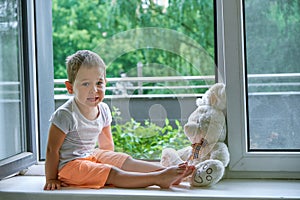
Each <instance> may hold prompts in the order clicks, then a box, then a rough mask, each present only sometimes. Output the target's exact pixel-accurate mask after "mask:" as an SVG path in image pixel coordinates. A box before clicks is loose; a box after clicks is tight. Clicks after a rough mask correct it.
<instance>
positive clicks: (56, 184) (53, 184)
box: [44, 179, 68, 190]
mask: <svg viewBox="0 0 300 200" xmlns="http://www.w3.org/2000/svg"><path fill="white" fill-rule="evenodd" d="M61 186H64V187H66V186H68V185H67V184H65V183H63V182H61V181H60V180H57V179H50V180H47V181H46V183H45V186H44V190H56V189H57V190H60V187H61Z"/></svg>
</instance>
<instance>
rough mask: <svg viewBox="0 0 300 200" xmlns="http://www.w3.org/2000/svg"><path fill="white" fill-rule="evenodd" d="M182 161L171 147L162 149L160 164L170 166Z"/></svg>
mask: <svg viewBox="0 0 300 200" xmlns="http://www.w3.org/2000/svg"><path fill="white" fill-rule="evenodd" d="M183 162H184V161H183V160H182V159H181V158H180V156H179V155H178V153H177V151H176V150H175V149H172V148H166V149H163V151H162V155H161V159H160V163H161V165H162V166H165V167H170V166H174V165H179V164H181V163H183Z"/></svg>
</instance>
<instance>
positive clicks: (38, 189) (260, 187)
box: [0, 174, 300, 200]
mask: <svg viewBox="0 0 300 200" xmlns="http://www.w3.org/2000/svg"><path fill="white" fill-rule="evenodd" d="M44 182H45V177H44V176H42V175H36V174H35V175H25V176H15V177H12V178H8V179H5V180H2V181H0V199H5V200H9V199H18V200H21V199H38V200H46V199H49V200H50V199H51V200H60V199H61V200H66V199H72V200H73V199H74V200H77V199H78V200H79V199H80V200H81V199H85V200H89V199H96V198H97V199H101V200H106V199H109V200H112V199H118V200H119V199H121V200H127V199H128V200H132V199H133V198H136V199H139V200H143V199H172V200H177V199H178V200H179V199H197V200H198V199H282V198H283V199H300V180H264V179H224V180H222V181H220V182H219V183H218V184H216V185H215V186H213V187H210V188H195V187H194V188H193V187H190V186H189V184H188V183H186V182H184V183H181V184H180V185H179V186H173V187H171V188H170V189H160V188H159V187H155V186H153V187H148V188H146V189H120V188H114V187H105V188H102V189H97V190H96V189H81V188H63V189H62V190H56V191H44V190H43V185H44Z"/></svg>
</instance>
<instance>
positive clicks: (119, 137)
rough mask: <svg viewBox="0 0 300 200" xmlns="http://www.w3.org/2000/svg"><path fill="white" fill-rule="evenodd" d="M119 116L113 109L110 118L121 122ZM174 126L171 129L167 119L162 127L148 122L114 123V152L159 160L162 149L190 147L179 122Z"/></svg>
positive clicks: (117, 111)
mask: <svg viewBox="0 0 300 200" xmlns="http://www.w3.org/2000/svg"><path fill="white" fill-rule="evenodd" d="M120 114H121V113H120V111H119V110H118V109H117V108H115V107H114V108H113V111H112V116H113V118H114V120H115V121H121V117H120ZM176 125H177V128H173V127H172V126H171V125H170V124H169V120H168V119H166V120H165V126H164V127H160V126H157V125H155V124H154V123H151V122H149V121H145V122H144V124H141V123H139V122H137V121H135V120H134V119H131V121H129V122H126V123H124V124H119V123H116V124H114V125H112V134H113V139H114V143H115V151H118V152H125V153H128V154H129V155H131V156H132V157H134V158H138V159H150V160H157V159H160V156H161V152H162V150H163V149H164V148H167V147H172V148H174V149H181V148H183V147H186V146H188V145H190V142H189V140H188V139H187V137H186V136H185V134H184V132H183V128H182V126H181V125H180V123H179V121H176Z"/></svg>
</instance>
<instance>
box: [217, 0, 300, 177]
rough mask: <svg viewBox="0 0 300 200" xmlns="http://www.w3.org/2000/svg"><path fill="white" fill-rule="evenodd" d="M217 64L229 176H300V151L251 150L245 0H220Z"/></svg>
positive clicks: (218, 0) (218, 7)
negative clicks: (222, 89)
mask: <svg viewBox="0 0 300 200" xmlns="http://www.w3.org/2000/svg"><path fill="white" fill-rule="evenodd" d="M216 5H217V30H218V33H217V42H218V57H217V58H218V67H219V69H221V70H219V71H220V72H221V76H223V79H224V82H225V84H226V91H227V125H228V135H227V137H228V147H229V151H230V159H231V160H230V164H229V167H228V171H227V177H229V178H242V177H250V178H300V173H299V172H300V162H299V160H300V153H299V152H269V151H268V152H249V151H248V147H247V145H248V144H247V134H248V133H247V130H248V129H247V111H246V98H247V95H246V87H247V85H246V83H245V76H246V72H245V52H244V39H245V38H244V28H243V20H244V18H243V0H226V1H222V0H217V1H216Z"/></svg>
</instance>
